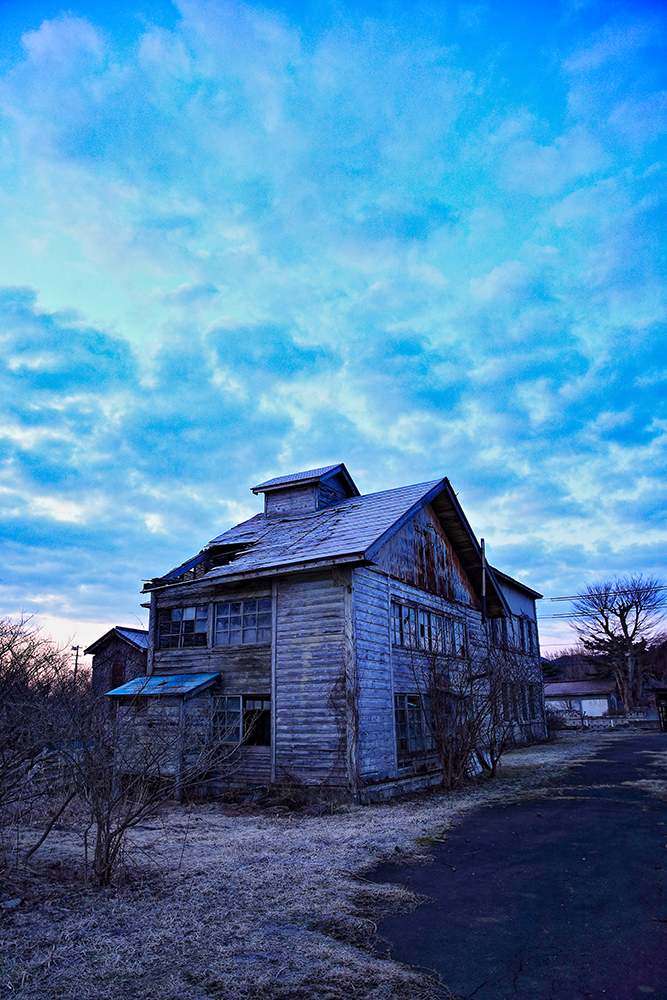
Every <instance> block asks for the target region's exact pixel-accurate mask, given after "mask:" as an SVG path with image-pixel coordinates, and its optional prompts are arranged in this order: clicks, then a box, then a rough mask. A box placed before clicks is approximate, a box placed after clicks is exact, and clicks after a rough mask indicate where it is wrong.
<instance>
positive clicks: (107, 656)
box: [93, 637, 146, 698]
mask: <svg viewBox="0 0 667 1000" xmlns="http://www.w3.org/2000/svg"><path fill="white" fill-rule="evenodd" d="M114 667H116V670H114ZM116 675H117V676H116ZM145 676H146V650H145V649H137V647H136V646H133V645H132V643H129V642H126V641H125V640H124V639H121V638H119V637H115V638H111V639H109V641H108V642H107V643H106V644H105V646H104V648H103V649H101V650H100V651H99V652H98V653H95V655H94V656H93V694H94V695H95V697H96V698H99V697H101V696H102V695H105V694H106V693H107V691H110V690H111V688H112V687H120V686H121V684H126V683H127V681H131V680H133V679H134V678H135V677H145Z"/></svg>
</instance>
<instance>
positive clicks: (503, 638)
mask: <svg viewBox="0 0 667 1000" xmlns="http://www.w3.org/2000/svg"><path fill="white" fill-rule="evenodd" d="M491 641H492V642H493V645H494V646H498V647H499V648H500V649H506V648H507V618H492V619H491Z"/></svg>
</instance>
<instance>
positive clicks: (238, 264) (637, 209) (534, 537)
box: [0, 0, 667, 648]
mask: <svg viewBox="0 0 667 1000" xmlns="http://www.w3.org/2000/svg"><path fill="white" fill-rule="evenodd" d="M666 46H667V9H666V8H665V6H664V5H663V4H662V3H658V2H645V3H642V2H641V0H626V2H623V0H619V2H611V0H602V2H596V0H545V2H543V3H541V4H539V5H536V4H535V3H534V0H489V2H488V3H474V2H473V3H463V2H460V3H457V2H455V0H451V2H449V3H447V2H439V3H436V4H434V5H426V4H419V3H409V2H405V0H404V2H401V0H395V2H393V3H387V4H382V3H371V2H355V3H353V4H349V5H347V4H346V0H333V2H329V0H317V2H313V3H308V2H303V3H292V4H289V3H283V4H281V3H273V4H271V3H269V4H263V5H260V4H257V3H247V4H244V3H228V2H226V0H215V2H209V0H175V2H174V3H169V2H166V0H135V2H125V0H119V2H115V3H113V4H108V3H104V4H101V3H96V2H94V0H79V2H76V0H74V2H73V3H68V4H67V5H66V7H65V6H61V5H60V4H59V3H58V2H56V0H53V2H51V0H25V2H21V0H16V2H15V3H12V4H2V5H0V247H1V248H2V250H1V252H0V343H1V344H2V351H1V357H0V379H1V391H0V518H1V529H0V530H1V532H2V536H1V542H0V613H2V614H12V615H13V614H16V613H17V612H19V611H20V610H21V609H25V610H26V611H27V612H30V613H35V614H36V615H37V618H38V620H39V621H40V622H43V623H44V627H45V628H46V629H47V630H48V631H50V632H52V633H53V634H54V635H56V636H57V637H58V638H59V639H61V640H69V639H71V640H72V641H78V642H81V643H84V644H85V643H88V642H90V641H92V640H93V639H94V638H96V637H97V636H98V635H100V634H101V633H102V632H103V631H105V630H106V629H107V628H108V627H110V626H112V625H114V624H127V625H132V624H135V625H136V624H137V619H141V620H142V621H143V622H144V623H145V620H146V619H145V612H144V611H143V610H142V609H141V608H140V601H141V598H140V597H139V589H140V585H141V584H140V581H141V579H142V578H147V577H151V576H154V575H158V574H160V573H162V572H165V571H166V570H168V569H169V568H171V567H172V566H174V565H177V564H178V563H179V562H181V561H182V560H183V559H185V558H186V557H188V556H190V555H193V554H194V553H195V552H197V551H198V550H199V549H200V548H201V546H202V545H203V544H205V543H206V542H207V541H208V540H209V539H210V538H212V537H213V536H214V535H216V534H218V533H219V532H220V531H222V530H224V529H225V528H226V527H228V526H230V525H231V524H234V523H236V522H238V521H239V520H241V519H243V518H245V517H248V516H250V515H252V514H253V513H255V512H256V511H257V510H258V509H259V504H258V501H257V500H256V498H255V497H253V495H252V494H251V493H250V492H249V487H250V486H252V485H254V484H255V483H257V482H259V481H261V480H263V479H266V478H268V477H270V476H273V475H280V474H284V473H288V472H292V471H296V470H300V469H307V468H312V467H315V466H319V465H325V464H329V463H333V462H338V461H344V462H345V463H346V465H347V467H348V469H349V470H350V472H351V474H352V476H353V477H354V479H355V481H356V482H357V485H358V486H359V488H360V490H361V492H364V493H365V492H373V491H376V490H381V489H387V488H390V487H394V486H400V485H405V484H407V483H415V482H421V481H426V480H430V479H435V478H439V477H441V476H443V475H447V476H449V478H450V480H451V481H452V484H453V485H454V488H455V489H456V490H457V492H458V494H459V498H460V500H461V503H462V505H463V507H464V509H465V510H466V512H467V514H468V516H469V519H470V521H471V523H472V525H473V527H474V529H475V531H476V532H477V534H478V536H484V537H485V538H486V540H487V545H488V549H489V554H490V558H491V560H492V562H494V563H495V565H497V566H499V567H500V568H501V569H503V570H505V571H506V572H509V573H511V574H513V575H516V576H518V577H519V578H520V579H522V580H523V581H525V582H526V583H528V584H529V585H530V586H531V587H534V588H535V589H536V590H539V591H540V592H542V593H544V594H545V595H546V596H547V597H553V596H560V595H567V594H572V593H574V592H576V590H577V589H579V588H580V587H581V586H582V585H585V584H586V583H591V582H595V581H596V580H598V579H600V578H601V577H607V576H611V575H614V574H621V573H629V572H644V573H653V574H655V575H658V576H662V577H663V578H664V577H667V565H666V563H667V551H666V546H665V542H666V538H667V531H666V529H665V520H664V510H665V499H666V492H667V490H666V475H665V442H666V440H667V394H666V393H665V381H666V377H667V346H666V344H665V320H666V316H667V281H666V275H665V231H666V222H667V219H666V211H665V207H666V199H667V188H666V184H665V179H666V173H667V149H666V143H665V137H666V133H667V53H666V51H665V49H666ZM564 610H566V609H565V607H564V606H563V605H559V604H555V605H554V604H549V603H548V602H547V601H545V602H543V604H542V612H543V614H544V615H545V616H550V615H552V614H554V612H562V611H564ZM541 633H542V638H543V641H544V643H545V647H546V648H548V645H547V644H549V643H555V644H557V643H559V642H561V638H562V637H565V639H567V629H566V627H565V626H564V625H563V623H562V622H560V621H559V620H555V619H552V618H550V617H545V618H544V620H543V622H542V625H541Z"/></svg>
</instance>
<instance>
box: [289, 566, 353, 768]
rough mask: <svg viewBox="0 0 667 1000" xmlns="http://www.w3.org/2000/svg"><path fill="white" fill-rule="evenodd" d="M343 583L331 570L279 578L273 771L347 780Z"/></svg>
mask: <svg viewBox="0 0 667 1000" xmlns="http://www.w3.org/2000/svg"><path fill="white" fill-rule="evenodd" d="M344 619H345V588H344V587H340V586H336V585H335V584H334V581H333V576H332V574H331V572H329V573H322V574H303V575H299V576H294V577H289V578H287V579H281V580H280V582H279V586H278V596H277V621H276V642H277V651H276V653H277V655H276V705H275V713H276V777H277V779H278V780H279V781H280V780H290V779H292V778H294V779H298V780H300V781H308V782H330V783H332V784H342V783H346V782H347V775H346V771H345V756H344V739H345V730H344V699H343V691H344V677H343V671H344V662H343V635H344Z"/></svg>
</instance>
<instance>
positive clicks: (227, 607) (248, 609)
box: [213, 597, 271, 646]
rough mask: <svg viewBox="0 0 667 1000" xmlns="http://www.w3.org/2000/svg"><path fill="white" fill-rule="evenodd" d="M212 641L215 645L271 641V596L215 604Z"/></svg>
mask: <svg viewBox="0 0 667 1000" xmlns="http://www.w3.org/2000/svg"><path fill="white" fill-rule="evenodd" d="M213 642H214V643H215V645H216V646H238V645H241V644H246V643H255V642H271V598H270V597H258V598H253V599H250V600H243V601H225V602H224V604H216V606H215V629H214V635H213Z"/></svg>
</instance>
